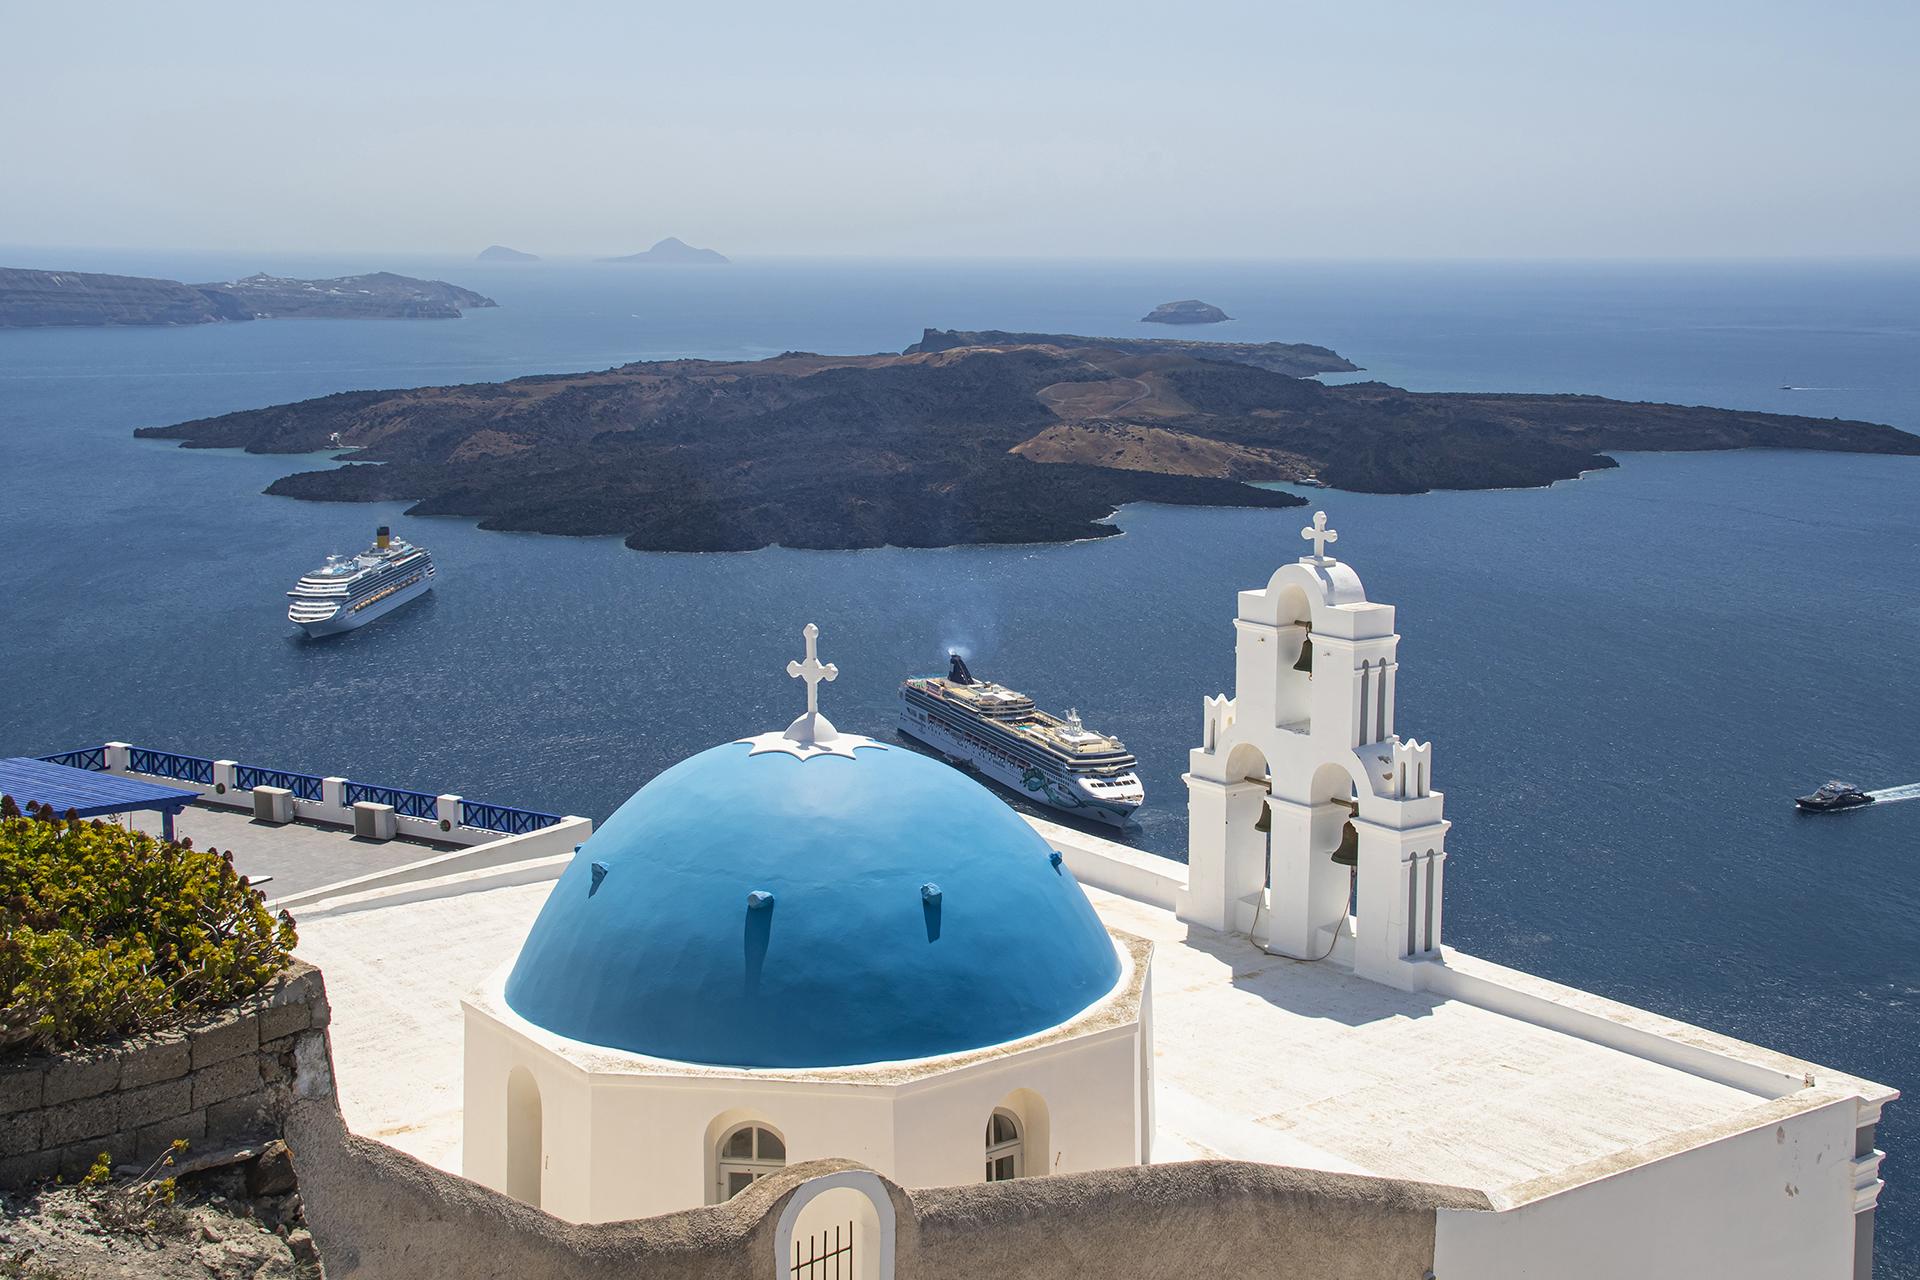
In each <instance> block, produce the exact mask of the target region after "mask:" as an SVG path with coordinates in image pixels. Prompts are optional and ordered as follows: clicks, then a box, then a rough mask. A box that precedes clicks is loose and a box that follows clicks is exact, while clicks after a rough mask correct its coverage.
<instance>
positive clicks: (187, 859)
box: [0, 800, 295, 1054]
mask: <svg viewBox="0 0 1920 1280" xmlns="http://www.w3.org/2000/svg"><path fill="white" fill-rule="evenodd" d="M18 812H19V811H18V809H16V808H15V807H14V805H13V803H12V802H11V801H10V800H8V801H6V802H5V803H4V804H0V1000H3V1001H4V1007H0V1054H4V1053H7V1052H18V1051H22V1050H25V1049H28V1048H34V1047H38V1048H46V1049H60V1048H65V1047H68V1046H70V1045H74V1044H80V1043H85V1042H87V1041H93V1040H102V1039H108V1038H112V1037H115V1036H120V1035H125V1034H127V1033H129V1032H134V1031H145V1030H151V1029H153V1028H156V1027H160V1026H165V1025H167V1024H169V1023H173V1022H178V1021H180V1020H181V1019H183V1018H185V1017H187V1016H188V1015H191V1014H193V1013H196V1012H199V1011H202V1010H208V1009H215V1008H219V1007H221V1006H223V1005H227V1004H231V1003H233V1002H234V1001H236V1000H238V999H240V998H241V997H243V996H246V995H249V994H251V993H252V992H254V991H257V990H259V989H260V987H261V986H262V985H263V984H265V983H266V982H267V980H268V979H270V978H271V977H273V975H274V974H276V973H278V972H279V971H280V969H281V968H282V967H283V966H284V965H285V964H286V962H287V956H288V954H289V953H290V952H291V951H292V949H293V946H294V943H295V937H294V931H293V919H292V917H290V916H288V915H287V914H286V913H285V912H282V913H281V914H280V918H279V919H278V920H275V919H274V917H273V915H272V913H271V912H269V911H268V910H267V908H266V905H265V902H264V899H263V898H262V896H261V894H260V892H259V890H257V889H254V888H252V887H251V886H250V885H248V883H247V880H246V877H245V876H242V875H240V874H238V873H237V872H235V871H234V869H233V857H232V855H231V854H226V855H222V854H220V853H218V852H217V851H216V850H213V849H207V850H204V851H202V850H197V849H194V848H193V847H192V844H191V842H181V843H178V844H175V843H170V842H167V841H163V840H156V839H154V838H153V837H152V836H148V835H144V834H142V833H141V832H138V831H126V830H123V829H121V828H120V827H116V826H109V825H106V824H103V823H100V822H86V823H83V822H80V821H78V820H76V819H74V818H72V817H68V818H66V819H58V818H55V817H54V815H53V813H52V812H51V810H46V811H42V812H40V813H39V814H36V815H29V816H24V817H22V816H14V815H16V814H18Z"/></svg>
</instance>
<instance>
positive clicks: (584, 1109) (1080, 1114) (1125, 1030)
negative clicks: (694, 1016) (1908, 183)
mask: <svg viewBox="0 0 1920 1280" xmlns="http://www.w3.org/2000/svg"><path fill="white" fill-rule="evenodd" d="M1127 954H1128V955H1129V957H1130V959H1129V961H1128V965H1127V968H1126V971H1125V973H1124V974H1123V977H1122V980H1121V983H1120V987H1119V990H1121V991H1126V990H1128V989H1129V988H1131V987H1132V986H1133V985H1134V983H1135V982H1136V981H1137V982H1138V984H1139V988H1140V991H1141V994H1142V997H1144V991H1145V974H1144V972H1143V971H1140V970H1139V969H1138V968H1137V966H1139V965H1141V964H1144V963H1145V962H1146V961H1147V958H1148V957H1149V956H1150V955H1151V949H1150V948H1149V947H1147V946H1146V944H1144V943H1139V942H1137V941H1136V942H1135V943H1133V944H1131V946H1130V949H1129V950H1128V953H1127ZM504 976H505V975H504V971H503V972H502V973H500V974H496V975H495V978H494V980H493V982H492V983H491V984H489V986H488V987H487V988H486V989H484V990H483V991H482V992H480V993H479V994H478V995H476V996H475V997H474V998H473V999H472V1000H470V1001H469V1002H467V1003H466V1004H465V1005H464V1011H465V1017H466V1051H465V1086H464V1107H463V1139H464V1149H463V1166H462V1168H463V1172H464V1173H465V1174H466V1176H467V1177H469V1178H472V1179H473V1180H474V1181H476V1182H479V1183H482V1184H483V1185H485V1186H489V1187H492V1188H494V1189H495V1190H499V1191H510V1190H511V1189H512V1185H513V1181H514V1179H513V1176H512V1173H511V1170H510V1160H509V1149H510V1147H511V1145H512V1144H511V1142H510V1138H509V1131H510V1128H511V1127H512V1123H511V1122H512V1117H513V1116H514V1114H515V1107H514V1103H513V1099H512V1097H511V1096H510V1093H511V1090H510V1084H509V1082H510V1081H511V1080H512V1079H513V1078H514V1074H515V1072H516V1071H525V1072H527V1073H529V1074H530V1075H531V1077H532V1079H533V1082H534V1084H535V1085H536V1086H537V1087H538V1091H539V1107H540V1115H541V1143H542V1165H543V1175H542V1179H541V1184H540V1205H541V1207H542V1208H544V1209H546V1210H547V1211H548V1212H550V1213H553V1214H554V1215H556V1216H558V1217H562V1218H566V1219H568V1220H570V1221H575V1222H609V1221H617V1220H621V1219H626V1218H636V1217H649V1216H653V1215H656V1214H661V1213H669V1212H673V1211H676V1210H680V1209H687V1208H692V1207H694V1206H696V1205H701V1204H707V1203H711V1202H712V1201H713V1200H714V1199H716V1197H717V1194H718V1176H717V1175H718V1160H717V1150H718V1146H719V1143H720V1141H721V1140H722V1138H724V1136H725V1135H726V1134H727V1133H728V1132H729V1131H730V1130H731V1129H732V1128H733V1127H734V1126H735V1125H737V1124H740V1123H743V1122H753V1123H758V1124H763V1125H765V1126H766V1127H768V1128H770V1129H771V1130H772V1131H773V1132H774V1133H775V1134H777V1135H778V1136H779V1137H780V1139H781V1141H782V1143H783V1145H784V1147H785V1152H786V1155H785V1162H786V1163H787V1164H797V1163H799V1162H801V1161H806V1160H818V1159H825V1158H828V1157H842V1158H846V1159H851V1160H857V1161H859V1162H861V1163H862V1164H865V1165H868V1166H869V1167H871V1168H873V1169H875V1170H877V1171H879V1172H880V1173H882V1174H885V1175H886V1176H888V1177H890V1178H893V1179H894V1180H895V1181H898V1182H900V1183H902V1184H904V1185H908V1186H942V1185H952V1184H963V1183H971V1182H979V1181H981V1180H982V1179H983V1178H984V1177H985V1172H986V1160H985V1156H986V1129H987V1121H988V1119H989V1117H991V1115H992V1114H993V1111H994V1109H995V1108H996V1107H1006V1108H1008V1109H1009V1110H1012V1111H1013V1112H1014V1113H1015V1115H1016V1116H1017V1117H1018V1118H1019V1119H1020V1122H1021V1133H1022V1139H1023V1142H1024V1143H1025V1144H1026V1146H1025V1147H1024V1149H1023V1157H1024V1163H1025V1171H1026V1172H1027V1173H1028V1174H1037V1173H1042V1172H1055V1173H1068V1172H1080V1171H1084V1170H1090V1169H1100V1168H1110V1167H1116V1166H1123V1165H1131V1164H1135V1163H1138V1162H1139V1161H1140V1159H1141V1155H1142V1152H1143V1151H1144V1150H1145V1149H1146V1144H1147V1141H1148V1139H1147V1136H1146V1134H1145V1132H1144V1130H1145V1126H1146V1124H1147V1123H1149V1121H1148V1117H1147V1116H1146V1115H1145V1114H1143V1107H1144V1106H1145V1105H1147V1104H1148V1103H1149V1102H1150V1099H1149V1098H1148V1097H1147V1095H1146V1092H1145V1090H1144V1089H1143V1086H1142V1080H1141V1074H1142V1071H1143V1070H1144V1069H1145V1068H1144V1067H1143V1063H1144V1062H1145V1060H1146V1056H1147V1054H1148V1053H1149V1052H1150V1050H1149V1049H1148V1048H1147V1047H1146V1046H1144V1045H1143V1043H1142V1040H1141V1036H1142V1031H1141V1022H1140V1020H1139V1018H1138V1017H1126V1018H1122V1019H1118V1020H1115V1021H1113V1022H1112V1023H1111V1024H1110V1025H1106V1026H1098V1027H1096V1028H1093V1029H1088V1030H1084V1031H1081V1032H1080V1033H1078V1034H1070V1035H1065V1036H1060V1037H1057V1038H1053V1039H1048V1038H1044V1037H1042V1038H1040V1039H1038V1040H1036V1041H1035V1042H1032V1043H1028V1044H1025V1045H1024V1046H1023V1047H1021V1048H1019V1049H1016V1050H1013V1051H1011V1052H1006V1053H990V1054H985V1055H977V1056H971V1057H967V1058H963V1059H959V1060H956V1061H955V1062H954V1063H953V1065H952V1066H951V1067H947V1068H944V1069H940V1068H935V1069H931V1070H929V1069H927V1068H924V1067H920V1066H918V1065H917V1064H880V1065H876V1066H872V1067H863V1068H847V1069H843V1070H841V1071H823V1072H820V1073H816V1074H814V1075H812V1076H811V1077H809V1076H804V1075H798V1074H792V1073H785V1074H783V1073H775V1072H764V1073H762V1072H747V1073H734V1072H725V1071H722V1070H714V1071H712V1072H711V1073H708V1072H705V1071H702V1070H701V1069H699V1068H689V1067H685V1066H680V1065H676V1064H661V1067H660V1069H658V1070H653V1071H649V1070H646V1069H643V1068H642V1067H641V1065H640V1064H642V1063H644V1062H645V1061H646V1060H644V1059H634V1058H631V1056H630V1055H621V1054H617V1053H614V1052H612V1051H605V1050H596V1049H593V1048H592V1047H590V1046H585V1045H575V1044H572V1043H571V1042H566V1041H563V1040H561V1039H560V1038H558V1037H554V1036H551V1035H550V1034H548V1033H546V1032H542V1031H540V1030H539V1029H538V1028H535V1027H532V1026H530V1025H529V1024H527V1023H525V1022H524V1020H522V1019H520V1018H519V1017H518V1016H517V1015H515V1014H513V1013H512V1011H511V1010H509V1009H507V1008H506V1006H505V1004H504V1001H503V1000H501V998H500V984H501V982H502V981H503V980H504ZM524 1112H525V1109H524V1106H523V1107H522V1108H521V1114H523V1115H524Z"/></svg>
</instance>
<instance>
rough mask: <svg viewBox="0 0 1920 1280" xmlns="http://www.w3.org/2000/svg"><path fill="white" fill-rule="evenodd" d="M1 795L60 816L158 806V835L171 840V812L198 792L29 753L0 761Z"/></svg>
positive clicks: (86, 816) (184, 806) (107, 812)
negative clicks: (159, 828) (53, 762)
mask: <svg viewBox="0 0 1920 1280" xmlns="http://www.w3.org/2000/svg"><path fill="white" fill-rule="evenodd" d="M0 795H8V796H12V797H13V800H14V803H15V804H17V805H19V806H20V807H21V808H22V809H24V808H26V807H27V803H28V802H29V801H31V802H33V803H34V804H44V805H51V806H53V811H54V812H55V813H57V814H60V815H61V816H63V817H64V816H65V815H66V813H67V811H68V810H69V809H71V810H73V812H74V813H75V814H76V815H77V816H79V817H82V818H98V817H102V816H104V815H106V814H109V813H129V812H132V811H133V810H136V809H158V810H159V811H160V814H161V824H162V833H163V834H164V835H165V837H166V838H167V839H169V840H171V839H173V815H174V814H176V813H179V812H180V811H181V810H182V809H184V808H186V807H187V806H188V805H190V804H192V803H193V802H194V801H195V800H198V799H199V798H200V793H199V792H198V791H187V790H183V789H182V788H180V787H163V786H161V785H160V784H159V783H157V782H142V781H140V780H139V779H138V778H123V777H121V776H120V775H118V774H113V773H96V772H95V771H93V770H92V769H75V768H72V767H70V766H68V765H64V764H52V763H49V762H48V761H45V760H35V759H32V758H31V757H29V756H13V757H10V758H7V759H3V760H0Z"/></svg>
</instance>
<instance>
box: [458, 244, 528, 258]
mask: <svg viewBox="0 0 1920 1280" xmlns="http://www.w3.org/2000/svg"><path fill="white" fill-rule="evenodd" d="M474 261H475V262H538V261H540V255H539V254H537V253H522V252H520V251H519V250H518V249H509V248H507V246H505V245H503V244H490V245H488V246H487V247H486V248H484V249H482V250H481V251H480V254H479V256H478V257H476V258H475V259H474Z"/></svg>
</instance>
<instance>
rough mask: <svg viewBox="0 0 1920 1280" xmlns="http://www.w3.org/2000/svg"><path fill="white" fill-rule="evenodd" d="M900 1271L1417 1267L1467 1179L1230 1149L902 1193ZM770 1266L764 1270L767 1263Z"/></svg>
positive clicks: (1345, 1276)
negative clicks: (1224, 1156) (1259, 1156)
mask: <svg viewBox="0 0 1920 1280" xmlns="http://www.w3.org/2000/svg"><path fill="white" fill-rule="evenodd" d="M906 1199H907V1201H908V1202H909V1203H910V1205H911V1206H912V1212H913V1214H914V1216H915V1218H916V1230H915V1232H914V1233H913V1240H914V1246H913V1249H912V1251H911V1252H908V1250H907V1248H906V1233H904V1232H903V1233H902V1247H901V1251H900V1258H899V1269H898V1272H897V1274H898V1277H899V1280H961V1278H962V1277H977V1276H1002V1277H1034V1278H1035V1280H1039V1278H1041V1277H1047V1278H1049V1280H1051V1278H1053V1277H1059V1278H1061V1280H1081V1278H1083V1277H1087V1276H1095V1275H1104V1276H1181V1275H1224V1276H1265V1277H1275V1278H1277V1280H1278V1278H1284V1280H1421V1278H1422V1277H1423V1276H1425V1275H1427V1274H1428V1272H1429V1269H1430V1268H1431V1267H1432V1266H1433V1241H1434V1221H1435V1216H1436V1211H1437V1210H1438V1209H1440V1208H1442V1207H1446V1208H1459V1209H1482V1210H1485V1209H1490V1208H1491V1207H1492V1206H1491V1205H1490V1204H1489V1202H1488V1201H1487V1198H1486V1197H1485V1196H1484V1195H1482V1194H1481V1193H1480V1192H1477V1191H1466V1190H1461V1189H1459V1188H1455V1187H1444V1186H1435V1185H1430V1184H1425V1183H1415V1182H1403V1181H1397V1180H1395V1179H1390V1178H1372V1177H1362V1176H1359V1175H1354V1174H1343V1173H1325V1172H1321V1171H1318V1170H1312V1169H1286V1168H1279V1167H1277V1166H1274V1165H1263V1164H1252V1163H1246V1162H1242V1161H1234V1160H1193V1161H1184V1162H1181V1163H1177V1164H1160V1165H1145V1166H1140V1167H1136V1168H1126V1169H1105V1170H1101V1171H1098V1172H1094V1173H1082V1174H1066V1175H1061V1176H1055V1177H1044V1178H1021V1179H1018V1180H1016V1181H1013V1182H996V1183H983V1184H981V1185H978V1186H968V1187H938V1188H928V1189H922V1190H914V1191H911V1192H907V1193H906ZM767 1274H771V1267H769V1268H768V1271H767Z"/></svg>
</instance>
